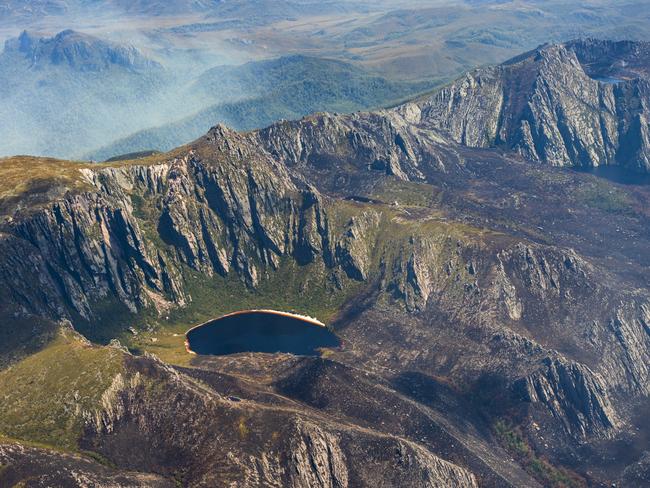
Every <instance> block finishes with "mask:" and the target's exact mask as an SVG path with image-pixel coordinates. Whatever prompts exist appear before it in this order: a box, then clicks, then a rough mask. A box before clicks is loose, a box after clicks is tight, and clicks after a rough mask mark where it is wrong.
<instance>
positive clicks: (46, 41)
mask: <svg viewBox="0 0 650 488" xmlns="http://www.w3.org/2000/svg"><path fill="white" fill-rule="evenodd" d="M12 53H19V54H20V55H22V56H24V57H25V58H26V59H27V60H29V62H30V68H34V69H45V68H47V66H48V65H54V66H56V65H62V64H65V65H67V66H68V67H69V68H71V69H73V70H77V71H103V70H107V69H110V68H111V67H113V66H117V67H120V68H125V69H131V70H138V69H151V68H154V67H160V65H158V63H156V62H154V61H152V60H150V59H148V58H146V57H145V56H143V55H142V54H141V53H140V51H139V50H137V49H136V48H134V47H132V46H121V45H118V44H114V43H110V42H107V41H104V40H102V39H99V38H97V37H93V36H90V35H88V34H83V33H80V32H76V31H73V30H65V31H62V32H59V33H58V34H56V35H55V36H53V37H40V36H38V35H36V34H33V33H30V32H27V31H23V32H22V33H21V34H20V35H19V36H18V37H17V38H14V39H10V40H8V41H6V42H5V52H4V56H10V55H11V54H12Z"/></svg>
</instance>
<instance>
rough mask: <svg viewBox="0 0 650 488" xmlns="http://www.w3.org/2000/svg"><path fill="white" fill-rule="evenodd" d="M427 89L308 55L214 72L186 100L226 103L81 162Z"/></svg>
mask: <svg viewBox="0 0 650 488" xmlns="http://www.w3.org/2000/svg"><path fill="white" fill-rule="evenodd" d="M432 86H433V85H432V84H430V83H400V82H393V81H390V80H387V79H385V78H381V77H379V76H376V75H373V74H370V73H368V72H366V71H364V70H362V69H359V68H357V67H354V66H353V65H350V64H348V63H344V62H341V61H334V60H328V59H318V58H311V57H308V56H287V57H283V58H279V59H275V60H268V61H261V62H252V63H247V64H245V65H242V66H238V67H218V68H214V69H211V70H208V71H207V72H205V73H204V74H203V75H201V76H200V77H199V78H198V79H197V81H196V82H195V83H194V84H193V85H192V86H191V88H190V90H189V91H190V92H191V93H192V95H190V94H188V95H187V96H188V97H190V96H199V97H200V98H204V99H209V98H210V97H212V98H213V99H214V98H219V97H221V98H222V99H228V100H232V101H230V102H225V103H216V104H214V105H211V106H209V107H207V108H205V109H203V110H201V111H199V112H197V113H195V114H193V115H191V116H189V117H185V118H183V119H181V120H177V121H174V122H170V123H168V124H165V125H162V126H159V127H155V128H151V129H146V130H143V131H139V132H137V133H135V134H132V135H130V136H128V137H126V138H124V139H121V140H118V141H116V142H114V143H112V144H110V145H108V146H106V147H103V148H101V149H99V150H96V151H93V152H91V153H89V154H87V155H86V157H89V158H90V159H95V160H104V159H107V158H110V157H111V156H114V155H116V154H124V153H130V152H135V151H142V150H147V149H158V150H169V149H171V148H173V147H176V146H178V145H180V144H184V143H186V142H189V141H191V140H193V139H195V138H197V137H198V136H199V135H201V134H202V133H204V132H205V131H206V129H207V128H209V127H210V126H212V125H214V124H215V123H217V122H221V123H224V124H227V125H228V126H230V127H234V128H236V129H239V130H250V129H256V128H260V127H265V126H267V125H269V124H271V123H272V122H274V121H276V120H279V119H296V118H300V117H302V116H303V115H306V114H309V113H312V112H319V111H334V112H353V111H356V110H362V109H369V108H376V107H379V106H382V105H386V104H388V103H391V102H396V101H399V100H403V99H405V98H406V97H408V96H414V95H415V94H417V93H421V92H422V91H424V90H426V89H430V88H431V87H432ZM242 94H243V95H244V96H242Z"/></svg>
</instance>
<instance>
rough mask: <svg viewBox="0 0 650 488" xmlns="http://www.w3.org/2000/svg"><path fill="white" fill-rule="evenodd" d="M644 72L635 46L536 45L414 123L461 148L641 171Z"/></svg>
mask: <svg viewBox="0 0 650 488" xmlns="http://www.w3.org/2000/svg"><path fill="white" fill-rule="evenodd" d="M631 59H633V61H632V62H630V60H631ZM649 67H650V47H649V45H648V44H647V43H642V42H639V43H635V42H627V41H621V42H610V41H597V40H587V41H574V42H569V43H566V44H562V45H552V46H542V47H539V48H538V49H536V50H534V51H531V52H530V53H526V54H524V55H521V56H519V57H516V58H514V59H512V60H510V61H508V62H506V63H504V64H503V65H501V66H497V67H490V68H486V69H478V70H476V71H473V72H471V73H468V74H467V75H466V76H465V77H463V78H461V79H460V80H458V81H456V82H454V83H452V84H451V85H449V86H448V87H446V88H445V89H443V90H441V91H440V92H438V93H436V94H435V95H434V96H432V97H431V98H430V99H427V100H424V101H422V102H421V103H419V104H418V106H419V108H420V110H421V111H422V114H421V118H420V123H421V124H422V125H424V126H425V127H431V128H436V129H440V130H443V131H444V132H445V133H446V134H448V135H449V136H450V137H451V138H452V139H453V140H455V141H456V142H459V143H461V144H465V145H468V146H474V147H492V146H505V147H507V148H509V149H515V150H516V151H518V152H519V153H520V154H522V155H523V156H525V157H526V158H528V159H531V160H533V161H536V162H544V163H548V164H552V165H555V166H599V165H612V164H613V165H621V166H626V167H628V168H630V169H633V170H636V171H644V172H647V171H648V170H649V169H650V139H649V132H648V119H649V108H648V107H649V106H650V86H649V84H648V83H649V81H648V75H649V71H648V68H649Z"/></svg>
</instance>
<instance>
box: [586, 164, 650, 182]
mask: <svg viewBox="0 0 650 488" xmlns="http://www.w3.org/2000/svg"><path fill="white" fill-rule="evenodd" d="M574 169H575V170H576V171H578V172H580V173H589V174H592V175H594V176H598V177H599V178H605V179H606V180H609V181H612V182H614V183H619V184H622V185H650V174H647V173H639V172H636V171H631V170H629V169H626V168H622V167H621V166H597V167H595V168H574Z"/></svg>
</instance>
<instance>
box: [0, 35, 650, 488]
mask: <svg viewBox="0 0 650 488" xmlns="http://www.w3.org/2000/svg"><path fill="white" fill-rule="evenodd" d="M605 47H607V46H605ZM605 47H604V48H605ZM560 52H561V53H566V54H567V56H569V57H571V56H574V57H575V56H578V55H577V54H575V53H574V54H573V55H570V54H568V53H569V51H568V47H567V46H558V47H554V48H548V49H545V50H543V53H541V54H539V56H540V57H541V58H545V56H546V57H548V56H550V57H552V58H554V57H555V54H557V53H560ZM571 52H573V51H571ZM576 52H577V51H576ZM553 53H555V54H553ZM558 56H560V55H559V54H558ZM562 56H564V54H562ZM580 56H581V58H582V59H587V58H586V54H585V53H581V54H580ZM598 59H600V58H598ZM635 59H636V58H635ZM585 62H586V61H585ZM519 63H524V64H526V63H533V61H531V58H530V56H528V55H526V56H524V57H523V61H517V60H515V61H513V62H512V64H511V65H508V66H518V65H519ZM540 63H541V62H540ZM541 64H543V63H541ZM626 66H628V67H630V68H629V69H633V66H634V65H633V63H630V62H629V60H628V61H627V64H626ZM507 69H510V68H508V67H501V68H497V69H495V70H494V72H498V71H499V70H507ZM513 69H514V68H513ZM634 69H636V68H634ZM548 76H551V75H548ZM548 83H551V81H550V80H549V81H548ZM594 83H597V82H594ZM630 83H642V82H641V81H635V82H630ZM481 86H483V85H481ZM485 86H487V85H485ZM585 86H587V87H588V86H590V85H589V84H587V85H585ZM598 86H599V87H600V85H598ZM601 88H602V87H601ZM601 88H599V89H601ZM486 89H487V88H486ZM603 89H604V88H603ZM450 90H453V87H452V88H448V89H444V90H443V91H441V92H440V94H439V95H435V96H434V97H433V98H431V99H430V100H428V101H423V102H417V103H409V104H406V105H403V106H400V107H398V108H396V109H394V110H389V111H380V112H374V113H361V114H353V115H332V114H317V115H314V116H310V117H307V118H305V119H302V120H299V121H294V122H281V123H277V124H275V125H273V126H271V127H269V128H267V129H264V130H261V131H255V132H247V133H238V132H235V131H232V130H229V129H227V128H226V127H223V126H216V127H213V128H212V129H211V130H210V131H209V132H208V134H207V135H205V136H204V137H202V138H200V139H198V140H197V141H195V142H193V143H191V144H189V145H187V146H184V147H181V148H178V149H176V150H174V151H172V152H170V153H167V154H162V155H158V154H156V155H152V156H150V157H148V158H145V159H139V160H134V161H117V162H111V163H106V164H102V165H93V164H84V163H71V162H62V161H53V160H39V159H26V158H12V159H5V160H1V161H0V170H1V171H2V174H3V176H4V178H3V179H2V183H1V184H0V196H1V197H2V204H1V206H0V215H1V222H2V223H1V224H0V256H2V260H1V261H0V314H1V315H2V317H3V322H2V323H3V324H15V325H14V327H24V325H23V324H25V323H30V321H33V320H34V319H35V318H41V319H47V320H50V321H58V320H64V319H65V320H70V321H71V322H72V324H73V325H74V327H75V328H76V329H77V330H79V331H82V332H83V333H84V334H85V335H86V336H88V337H90V338H91V339H93V340H96V341H100V342H105V343H106V342H109V340H110V339H113V338H115V337H120V339H121V340H123V341H125V342H126V343H127V344H130V345H134V344H135V343H134V342H133V341H135V339H134V337H133V336H132V334H130V333H129V332H127V330H129V329H131V330H132V331H134V332H135V333H138V334H145V335H146V334H164V333H165V331H169V330H170V329H169V327H170V325H169V323H168V321H169V319H170V317H171V318H172V319H174V317H180V318H181V319H182V318H183V317H199V316H201V317H204V316H206V315H207V316H209V315H210V314H215V313H217V311H220V312H226V311H231V309H236V308H238V307H242V308H243V307H244V306H245V304H248V303H251V302H250V301H248V300H256V301H255V302H254V303H256V304H261V305H265V306H271V307H273V306H278V304H279V303H282V304H286V306H287V307H288V308H299V309H300V308H301V307H305V310H303V311H305V312H308V313H315V312H313V310H317V311H321V312H326V313H330V314H331V317H333V321H332V322H333V323H332V327H333V328H334V329H335V331H336V332H337V333H338V334H339V335H340V336H341V337H342V339H343V342H344V344H345V347H344V348H343V349H341V350H338V351H329V352H328V354H329V355H330V356H329V358H328V359H327V360H325V359H304V360H300V359H297V358H292V357H286V356H281V355H279V356H275V355H270V356H268V355H255V354H252V355H238V356H235V357H233V358H202V357H198V358H195V359H193V360H192V361H191V364H190V366H192V367H190V368H178V367H172V366H169V365H166V364H164V363H163V362H161V361H160V360H157V359H154V358H152V357H149V356H131V355H129V354H127V353H125V355H124V358H123V361H122V362H121V363H120V364H122V366H120V367H119V368H118V369H117V370H116V371H118V370H119V372H115V373H114V374H113V375H112V377H111V383H110V385H109V386H106V385H105V384H104V383H105V382H106V378H105V377H104V376H102V383H101V384H98V385H96V387H94V389H93V391H94V392H95V395H96V397H95V398H97V399H96V400H95V401H94V403H93V402H90V403H89V402H87V401H86V400H84V401H82V400H79V399H77V397H75V394H74V392H71V393H70V395H71V397H70V398H69V402H70V403H69V405H71V406H72V407H74V406H75V405H79V406H78V408H77V407H74V408H66V410H65V412H64V413H62V414H61V415H63V416H64V418H65V419H68V418H73V419H75V420H74V422H75V425H81V426H82V427H83V432H80V433H79V436H78V437H77V438H75V439H74V443H75V445H76V446H77V447H78V448H79V449H83V450H87V451H91V452H95V453H98V454H100V455H101V456H103V457H105V458H106V459H108V460H109V461H110V462H111V463H113V464H114V465H115V466H117V467H118V468H119V469H122V470H127V471H137V472H144V473H154V474H156V475H160V476H163V477H166V478H168V479H170V478H176V479H180V480H182V481H183V482H185V483H186V484H189V485H198V486H200V485H202V484H203V485H205V484H208V485H210V484H215V483H221V484H224V483H230V482H232V483H234V484H236V483H244V485H245V484H246V483H245V482H244V481H242V480H247V482H248V483H249V484H261V485H266V486H275V485H278V486H378V483H380V482H383V483H385V484H386V486H422V485H425V486H475V485H476V484H477V483H478V484H479V485H480V486H535V485H536V484H537V483H539V484H541V485H546V486H553V485H554V484H555V483H558V482H562V483H565V484H568V485H570V486H581V485H585V484H591V485H594V486H599V485H601V484H605V483H608V482H611V481H613V480H615V479H618V478H621V479H625V477H626V476H628V477H632V476H633V475H634V476H636V474H635V473H637V471H639V470H641V472H642V466H643V456H644V451H647V446H645V444H644V441H643V439H645V438H646V437H644V436H646V435H647V426H646V425H645V423H644V421H643V415H642V414H641V412H643V411H645V410H644V409H645V408H647V398H648V395H649V394H650V390H649V386H648V385H649V383H648V374H649V370H648V367H647V364H648V363H649V360H650V357H649V356H650V332H649V328H648V327H649V325H648V324H650V294H649V293H648V291H647V290H648V285H649V283H648V281H647V276H648V274H647V270H648V267H649V266H650V262H649V261H648V259H649V258H648V256H650V252H648V251H650V249H649V248H650V233H649V232H648V229H649V228H650V227H649V226H648V225H647V224H648V219H649V217H650V214H648V211H647V202H648V201H650V192H648V188H647V187H631V188H625V187H622V186H620V185H616V184H612V183H608V182H607V181H604V180H599V179H597V178H595V177H593V176H591V175H587V174H581V173H573V172H567V171H565V170H561V169H556V168H552V167H546V166H536V165H531V164H529V163H528V162H526V161H523V160H522V159H521V158H519V157H518V156H516V155H515V154H512V153H506V154H504V153H503V152H501V151H495V150H492V149H480V148H471V147H467V146H469V145H485V144H484V143H485V141H481V140H478V139H474V140H469V139H465V140H461V141H460V142H461V143H458V142H456V141H454V140H453V138H454V137H455V136H454V133H453V131H451V130H450V129H449V127H445V126H444V124H452V122H453V121H452V120H447V119H445V117H444V114H438V115H435V114H436V112H435V110H437V109H436V108H435V107H436V103H438V101H440V100H443V99H445V97H448V94H449V93H450ZM522 93H524V92H522ZM461 98H462V97H461ZM469 99H470V98H467V97H465V98H464V100H466V101H467V100H469ZM475 100H478V99H475ZM481 100H483V98H481ZM461 102H462V100H461ZM459 103H460V102H459ZM463 103H464V102H463ZM488 112H490V110H488V109H486V110H485V114H486V116H487V114H488ZM478 114H479V115H480V114H481V112H480V111H479V112H478ZM605 116H606V114H605V115H603V117H605ZM481 117H482V116H481ZM475 119H477V120H478V119H480V117H476V118H475ZM571 120H572V121H573V120H574V119H573V118H571ZM575 120H578V121H576V122H575V123H576V124H578V122H579V120H582V119H580V117H577V118H576V119H575ZM443 121H444V123H443ZM467 123H469V119H468V121H467ZM481 123H484V124H485V127H492V126H491V125H490V124H491V122H490V121H489V120H488V119H484V120H483V122H481ZM580 123H581V122H580ZM497 126H498V127H502V126H500V125H499V124H497V125H495V126H494V127H495V129H494V130H495V131H496V132H501V129H498V130H497V129H496V127H497ZM503 127H505V126H503ZM575 127H576V130H577V127H578V126H577V125H576V126H575ZM463 130H464V129H463ZM585 130H586V129H585ZM587 132H588V131H587ZM465 133H466V134H472V131H471V130H470V131H465ZM504 134H505V132H504ZM580 134H581V137H582V136H583V133H582V132H580ZM468 137H469V136H468ZM472 137H473V136H472ZM585 137H586V136H585ZM462 143H465V144H462ZM513 147H514V145H513ZM518 147H519V146H518ZM521 147H523V146H521ZM521 147H520V149H521ZM590 147H591V146H590ZM520 152H521V151H520ZM27 167H28V168H29V171H26V170H25V169H24V168H27ZM35 175H37V176H35ZM192 313H194V314H203V315H183V314H192ZM179 314H180V315H179ZM34 323H36V322H34ZM185 325H187V326H189V325H191V324H190V323H186V324H185ZM11 327H12V325H6V326H5V325H3V329H11ZM32 327H33V328H34V332H35V333H38V332H39V330H38V328H37V327H36V326H35V325H33V326H32ZM148 330H149V332H148ZM3 333H4V334H5V335H6V336H7V337H8V342H9V343H10V344H11V343H12V337H11V333H10V332H7V331H3ZM49 333H50V329H46V330H45V331H44V332H43V334H44V336H43V340H42V342H43V344H41V345H39V346H35V347H46V349H45V351H47V350H48V349H47V347H49V346H47V343H48V340H49V339H48V337H49V336H47V334H49ZM147 337H150V336H147ZM151 337H152V342H149V344H148V345H147V344H145V345H143V343H138V346H137V347H135V345H134V347H133V348H132V349H133V351H134V352H135V353H141V352H142V350H141V349H142V348H144V349H150V348H151V347H152V344H153V339H154V338H155V339H156V340H158V337H157V336H156V337H153V336H151ZM13 340H14V341H15V342H19V340H22V338H20V339H19V336H16V338H15V339H13ZM177 343H178V344H177V347H179V348H180V350H181V354H182V340H181V339H178V340H177ZM113 348H114V347H113ZM39 354H40V353H39ZM30 357H34V356H30ZM111 357H112V356H111ZM183 357H185V356H183ZM28 359H29V358H28ZM28 359H25V360H23V361H21V362H18V363H16V365H15V366H13V367H12V368H9V369H7V370H6V371H5V372H4V373H2V372H0V375H2V374H4V375H5V376H0V381H6V382H7V384H15V383H16V381H15V379H12V378H13V377H12V374H18V373H17V372H20V371H23V370H25V368H27V366H26V364H28V365H30V367H33V364H32V363H25V362H24V361H27V360H28ZM3 360H5V361H9V359H8V356H5V357H3ZM15 360H16V358H12V359H11V361H15ZM183 361H185V362H186V364H187V362H189V360H187V359H185V360H183ZM179 362H181V361H179ZM21 365H22V366H21ZM101 370H106V368H105V367H104V368H101ZM98 381H99V380H98ZM97 392H100V393H101V395H99V396H97V395H98V393H97ZM230 397H232V398H230ZM20 398H22V396H21V397H19V398H17V399H15V403H11V402H9V399H10V398H9V396H7V397H6V401H5V403H6V404H7V405H21V403H20ZM65 404H66V405H68V403H65ZM12 412H13V413H12V414H14V415H18V414H20V412H21V408H20V407H19V406H18V407H15V409H14V410H12ZM74 412H76V413H74ZM5 414H6V412H5ZM70 415H72V417H69V416H70ZM242 419H243V420H242ZM21 425H22V424H21ZM25 425H28V424H25ZM225 425H227V426H228V429H225V428H224V426H225ZM495 425H498V426H504V425H505V426H508V429H509V430H508V431H507V432H506V433H504V429H503V428H502V427H501V428H500V430H499V429H496V430H495ZM3 433H5V434H11V435H12V436H13V437H16V436H17V435H18V434H21V435H22V436H23V437H24V436H27V438H26V440H34V441H39V442H43V441H44V440H47V439H43V438H42V437H39V435H40V434H39V433H38V431H32V430H29V431H26V432H22V433H21V432H3ZM18 437H19V438H20V436H18ZM513 439H515V440H516V442H515V441H513ZM143 446H146V447H147V448H146V449H145V448H143ZM151 446H154V447H155V448H151ZM224 446H227V447H224ZM499 446H503V447H504V448H505V449H507V450H508V453H506V452H504V451H503V450H502V447H499ZM513 446H515V447H517V446H518V447H517V448H515V447H513ZM522 446H524V447H522ZM513 449H514V450H513ZM619 451H625V452H624V455H623V454H621V455H620V456H618V455H617V456H614V457H615V458H616V461H615V462H614V461H611V459H612V456H613V454H612V453H615V452H619ZM286 453H291V454H290V455H289V456H288V455H287V454H286ZM522 453H526V454H522ZM208 460H209V461H208ZM215 460H216V461H215ZM558 466H563V467H564V468H562V469H558ZM628 466H629V469H627V470H626V467H628ZM638 466H641V468H638ZM567 470H568V471H567ZM630 479H632V478H630ZM558 480H561V481H558ZM567 480H568V481H567Z"/></svg>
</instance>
